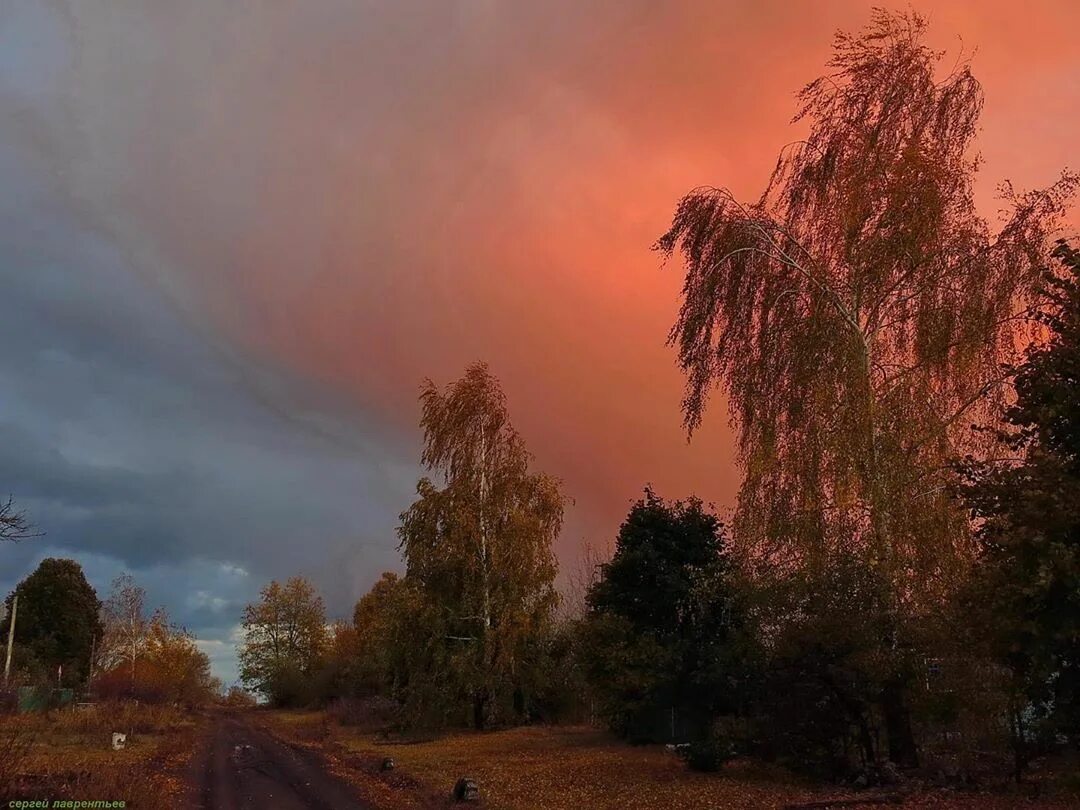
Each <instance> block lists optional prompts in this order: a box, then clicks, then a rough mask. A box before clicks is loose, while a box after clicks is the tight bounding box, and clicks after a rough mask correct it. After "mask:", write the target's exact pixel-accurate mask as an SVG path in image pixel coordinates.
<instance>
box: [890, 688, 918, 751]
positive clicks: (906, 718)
mask: <svg viewBox="0 0 1080 810" xmlns="http://www.w3.org/2000/svg"><path fill="white" fill-rule="evenodd" d="M881 708H882V712H883V714H884V715H885V736H886V738H887V739H888V743H889V761H890V762H892V763H893V764H894V765H896V766H897V767H898V768H917V767H919V749H918V747H917V746H916V745H915V734H914V732H913V731H912V728H911V710H910V709H909V708H908V707H907V704H906V703H905V702H904V685H903V683H901V682H900V681H896V680H893V681H890V682H889V683H887V684H885V688H884V689H882V691H881Z"/></svg>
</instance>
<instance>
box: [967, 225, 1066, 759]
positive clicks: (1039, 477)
mask: <svg viewBox="0 0 1080 810" xmlns="http://www.w3.org/2000/svg"><path fill="white" fill-rule="evenodd" d="M1054 256H1055V258H1056V259H1057V260H1058V262H1059V265H1060V272H1057V273H1055V274H1054V275H1052V276H1050V278H1049V279H1048V287H1049V299H1050V302H1051V307H1052V308H1051V310H1050V311H1049V312H1048V313H1047V314H1046V316H1045V317H1044V323H1045V325H1046V327H1047V330H1048V332H1049V340H1047V341H1046V342H1044V343H1041V344H1039V345H1038V346H1037V348H1035V349H1034V350H1033V351H1031V353H1030V354H1029V356H1028V358H1027V359H1026V361H1025V362H1024V363H1023V364H1022V365H1021V366H1020V368H1019V370H1018V373H1017V375H1016V402H1015V404H1014V405H1013V406H1012V407H1011V408H1010V409H1009V410H1008V412H1007V414H1006V429H1005V430H1002V431H1000V432H999V433H998V438H999V439H1000V441H1001V445H1002V450H1003V452H1002V453H1001V455H1002V456H1004V457H1005V459H1010V460H999V461H984V462H981V463H980V462H978V461H974V460H969V461H968V463H967V464H966V466H965V473H966V485H965V486H964V493H965V495H966V496H967V500H968V503H969V505H970V507H971V510H972V514H973V516H974V518H975V519H976V522H977V525H978V534H977V536H978V539H979V545H980V551H981V558H980V565H979V566H978V568H977V569H976V576H975V577H974V584H973V587H972V590H971V593H970V596H971V597H972V598H971V601H970V606H969V607H970V609H971V610H972V612H973V613H974V615H976V616H978V617H979V618H980V619H981V621H979V623H978V624H979V631H980V632H981V633H982V634H983V635H984V636H987V637H988V638H989V641H990V644H991V650H992V654H993V655H994V657H995V658H996V659H997V660H998V661H999V662H1000V663H1001V664H1002V665H1004V666H1005V667H1006V668H1007V670H1008V671H1009V672H1010V673H1011V676H1012V683H1013V686H1014V694H1013V696H1012V697H1013V701H1012V705H1011V707H1010V709H1011V711H1010V715H1011V716H1010V717H1009V720H1010V724H1011V726H1012V741H1013V745H1014V750H1015V753H1016V772H1017V776H1019V775H1020V773H1021V771H1022V770H1023V768H1024V766H1025V765H1026V764H1027V746H1026V740H1027V739H1028V738H1029V736H1030V735H1029V733H1028V731H1027V730H1026V729H1025V728H1024V724H1025V717H1026V716H1027V714H1028V713H1027V712H1026V711H1025V708H1026V707H1027V706H1035V707H1038V708H1039V709H1041V710H1042V711H1041V712H1040V713H1049V714H1050V716H1051V718H1052V719H1053V721H1054V722H1055V725H1056V726H1057V728H1056V729H1055V730H1056V731H1058V732H1063V733H1066V734H1068V735H1069V736H1070V737H1071V738H1072V739H1073V740H1074V741H1078V742H1080V251H1077V250H1075V249H1073V248H1070V247H1069V246H1068V245H1067V244H1065V243H1064V242H1061V243H1059V244H1058V246H1057V247H1056V248H1055V250H1054Z"/></svg>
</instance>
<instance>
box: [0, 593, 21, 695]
mask: <svg viewBox="0 0 1080 810" xmlns="http://www.w3.org/2000/svg"><path fill="white" fill-rule="evenodd" d="M18 612H19V592H18V591H16V592H15V600H14V601H13V602H12V603H11V624H10V625H8V637H7V658H6V659H5V660H4V686H7V685H8V681H9V680H10V679H11V645H12V644H14V643H15V616H16V615H17V614H18Z"/></svg>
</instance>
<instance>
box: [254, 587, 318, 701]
mask: <svg viewBox="0 0 1080 810" xmlns="http://www.w3.org/2000/svg"><path fill="white" fill-rule="evenodd" d="M243 631H244V638H243V641H242V642H241V644H240V649H239V659H240V679H241V680H242V681H243V682H244V684H245V686H247V687H248V688H250V689H253V690H255V691H258V692H260V693H262V694H263V695H264V696H266V697H268V698H269V699H271V700H274V701H276V702H290V701H293V700H297V699H299V697H300V694H299V693H300V692H302V691H303V690H302V689H300V686H301V684H302V682H303V681H304V680H306V679H308V678H310V676H311V675H312V673H313V672H314V671H315V669H316V668H317V666H318V665H319V663H320V662H321V660H322V657H323V654H324V653H325V651H326V647H327V643H328V641H329V633H328V630H327V624H326V609H325V607H324V605H323V600H322V597H321V596H319V594H318V593H317V592H316V590H315V586H314V585H312V584H311V582H309V581H308V580H307V579H305V578H304V577H292V578H291V579H289V580H288V581H287V582H286V583H285V584H284V585H282V584H281V583H279V582H277V581H276V580H275V581H273V582H271V583H270V584H269V585H267V586H266V587H265V588H263V589H262V592H261V593H260V599H259V601H258V602H255V603H253V604H250V605H248V606H247V607H246V608H244V618H243ZM298 690H299V691H298Z"/></svg>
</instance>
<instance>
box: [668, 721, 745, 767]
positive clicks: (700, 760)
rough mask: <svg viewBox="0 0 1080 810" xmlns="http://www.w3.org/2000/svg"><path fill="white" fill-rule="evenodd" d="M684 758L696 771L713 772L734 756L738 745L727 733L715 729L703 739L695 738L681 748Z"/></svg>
mask: <svg viewBox="0 0 1080 810" xmlns="http://www.w3.org/2000/svg"><path fill="white" fill-rule="evenodd" d="M680 754H681V755H682V758H683V759H684V760H685V761H686V764H687V765H688V766H690V769H691V770H694V771H705V772H707V773H711V772H713V771H718V770H720V768H721V767H722V766H723V764H724V763H725V762H727V761H728V760H730V759H732V758H734V756H735V754H736V747H735V744H734V742H733V741H732V740H731V738H730V737H728V736H727V735H726V734H724V733H722V732H720V731H715V732H714V733H712V734H710V735H709V736H708V737H705V738H704V739H701V740H694V741H693V742H691V743H689V744H688V745H686V746H684V747H682V748H681V749H680Z"/></svg>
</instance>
